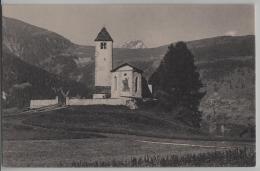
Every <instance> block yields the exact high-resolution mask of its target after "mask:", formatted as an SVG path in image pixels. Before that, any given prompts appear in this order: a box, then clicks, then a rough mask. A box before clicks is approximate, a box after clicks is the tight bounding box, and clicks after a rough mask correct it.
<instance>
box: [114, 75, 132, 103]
mask: <svg viewBox="0 0 260 171" xmlns="http://www.w3.org/2000/svg"><path fill="white" fill-rule="evenodd" d="M115 78H116V80H117V81H115ZM111 80H112V87H111V97H112V98H118V97H121V96H132V93H133V85H132V81H133V71H132V70H125V71H123V70H118V71H116V72H113V73H112V77H111Z"/></svg>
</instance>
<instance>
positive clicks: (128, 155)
mask: <svg viewBox="0 0 260 171" xmlns="http://www.w3.org/2000/svg"><path fill="white" fill-rule="evenodd" d="M103 109H104V108H103ZM103 109H102V108H100V110H96V109H95V108H89V109H88V110H86V109H82V108H77V109H73V108H70V109H66V110H59V111H52V112H43V113H32V114H26V115H24V114H22V115H14V116H5V117H3V138H4V142H3V150H4V151H3V152H4V153H3V164H4V166H19V167H22V166H24V167H25V166H32V167H59V166H68V167H70V166H73V165H74V166H75V167H77V166H79V167H81V166H84V165H86V166H91V165H93V163H97V162H98V163H101V164H98V165H97V166H102V165H104V163H107V164H106V165H111V161H119V163H121V162H122V161H123V162H124V161H130V162H135V160H138V161H139V160H146V159H145V156H150V157H149V158H154V157H157V156H158V155H159V156H160V160H164V158H165V159H167V156H168V158H169V157H171V156H173V155H174V156H178V157H182V156H186V155H199V154H201V153H207V154H209V153H211V152H215V151H217V152H221V151H225V150H230V149H231V150H232V149H237V148H244V147H247V149H252V150H251V151H252V153H251V154H254V148H255V144H254V143H252V142H232V141H205V140H192V139H189V140H188V139H172V138H170V136H169V137H168V138H165V136H166V134H170V135H172V136H174V135H175V134H177V135H180V134H181V133H183V134H185V132H186V133H187V135H191V134H196V133H197V134H199V133H198V132H197V131H196V130H192V129H190V128H185V127H183V126H182V125H179V124H178V123H173V122H168V121H167V120H165V119H164V118H163V117H160V119H159V118H157V117H156V116H152V115H150V114H149V115H148V114H146V113H134V112H132V111H129V110H125V109H121V108H119V109H116V110H117V113H115V109H112V108H110V109H109V108H107V109H106V111H103V112H102V110H103ZM178 126H179V127H178ZM149 128H150V129H149ZM144 134H146V135H144ZM152 135H156V136H157V138H155V137H153V136H152ZM158 135H164V136H163V137H164V138H162V137H159V136H158ZM242 154H243V153H242ZM220 156H221V155H220ZM248 157H251V158H252V156H247V158H248ZM195 158H197V157H196V156H195ZM251 158H250V159H251ZM244 159H245V158H244ZM235 161H237V160H235ZM203 162H204V161H203V160H202V163H201V165H203ZM102 163H103V164H102ZM213 163H214V161H213ZM154 164H156V163H154ZM235 164H236V163H235ZM235 164H234V165H233V166H235ZM210 165H211V164H210ZM223 165H225V164H223ZM113 166H120V165H113ZM121 166H122V165H121ZM124 166H141V165H132V164H131V165H124ZM154 166H158V165H154ZM172 166H175V165H172ZM183 166H184V164H183ZM244 166H251V164H250V163H249V164H247V165H244Z"/></svg>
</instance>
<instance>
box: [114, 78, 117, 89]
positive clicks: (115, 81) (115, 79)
mask: <svg viewBox="0 0 260 171" xmlns="http://www.w3.org/2000/svg"><path fill="white" fill-rule="evenodd" d="M114 85H115V91H116V90H117V77H116V76H115V77H114Z"/></svg>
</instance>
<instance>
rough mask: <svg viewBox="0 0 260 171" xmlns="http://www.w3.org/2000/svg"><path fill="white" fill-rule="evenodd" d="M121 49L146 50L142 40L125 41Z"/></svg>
mask: <svg viewBox="0 0 260 171" xmlns="http://www.w3.org/2000/svg"><path fill="white" fill-rule="evenodd" d="M121 48H127V49H143V48H147V47H146V46H145V44H144V42H143V41H142V40H130V41H126V42H125V43H124V44H123V45H122V46H121Z"/></svg>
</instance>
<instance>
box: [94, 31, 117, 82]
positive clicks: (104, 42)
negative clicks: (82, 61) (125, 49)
mask: <svg viewBox="0 0 260 171" xmlns="http://www.w3.org/2000/svg"><path fill="white" fill-rule="evenodd" d="M95 44H96V50H95V86H98V87H100V86H101V87H108V86H109V87H111V70H112V63H113V39H112V38H111V36H110V34H109V33H108V31H107V30H106V28H105V27H103V28H102V29H101V31H100V32H99V33H98V35H97V38H96V39H95Z"/></svg>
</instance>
